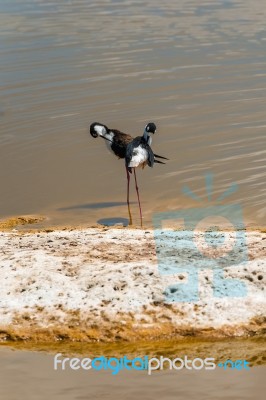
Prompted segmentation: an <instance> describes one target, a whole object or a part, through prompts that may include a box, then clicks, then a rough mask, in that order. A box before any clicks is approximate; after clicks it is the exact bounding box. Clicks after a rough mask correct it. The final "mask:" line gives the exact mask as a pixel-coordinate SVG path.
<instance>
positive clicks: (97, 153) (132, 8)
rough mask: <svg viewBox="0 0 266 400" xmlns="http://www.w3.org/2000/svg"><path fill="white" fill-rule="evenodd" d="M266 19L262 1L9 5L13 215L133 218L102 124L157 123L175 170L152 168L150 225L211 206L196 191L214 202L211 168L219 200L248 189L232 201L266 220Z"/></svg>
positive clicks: (3, 142)
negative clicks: (159, 215)
mask: <svg viewBox="0 0 266 400" xmlns="http://www.w3.org/2000/svg"><path fill="white" fill-rule="evenodd" d="M265 19H266V7H265V2H264V1H262V0H253V1H250V0H231V1H228V0H219V1H209V0H206V1H201V2H199V1H197V0H180V1H175V0H168V1H162V0H160V1H159V0H154V1H152V2H145V1H144V2H143V1H139V0H137V1H131V0H125V1H119V0H102V1H99V2H97V1H85V0H79V1H71V0H69V1H67V0H65V1H59V0H51V1H44V0H32V1H23V2H22V1H19V0H3V1H1V2H0V34H1V42H0V60H1V62H0V82H1V94H2V95H1V99H0V184H1V197H0V212H1V216H2V217H4V216H8V215H14V214H15V215H19V214H28V213H30V214H31V213H39V212H41V213H44V214H47V215H49V216H51V220H52V221H53V222H55V223H73V222H74V223H81V222H82V223H84V222H85V223H93V222H96V221H99V220H102V219H104V218H110V219H114V220H117V218H127V210H126V207H125V205H124V201H125V191H126V177H125V172H124V167H123V161H121V160H120V161H118V160H116V159H115V158H114V157H113V156H112V155H111V154H110V155H109V153H107V151H106V148H105V144H104V143H103V142H102V141H101V139H98V140H95V139H93V138H92V137H91V136H90V135H89V134H88V125H89V124H90V123H91V122H93V121H100V122H104V123H105V124H107V125H108V126H110V127H114V128H118V129H121V130H123V131H125V132H128V133H131V134H132V135H138V134H140V133H142V131H143V127H144V124H145V123H146V122H147V121H150V120H153V121H155V122H156V124H157V126H158V130H157V133H156V136H155V137H154V142H153V148H154V150H155V151H156V152H157V153H159V154H162V155H165V156H167V157H168V158H169V159H170V161H169V162H168V163H167V165H165V166H160V165H156V166H155V167H154V168H153V169H150V168H147V169H146V170H144V171H140V172H139V184H140V188H141V197H142V200H143V209H144V217H145V221H146V222H147V223H148V222H149V221H150V218H151V215H152V213H153V212H155V211H165V210H169V209H178V208H180V207H184V206H185V207H192V206H193V207H195V206H199V203H197V202H195V201H194V200H192V199H190V198H189V197H187V196H186V195H185V194H184V193H182V187H183V185H185V184H186V185H189V186H190V188H191V189H192V190H193V191H195V192H196V193H197V194H198V195H199V196H202V200H203V201H202V202H201V203H200V207H202V206H203V207H204V206H206V204H207V196H206V191H205V180H204V174H205V173H207V172H211V173H213V174H214V181H213V193H214V196H213V200H214V203H215V199H216V198H217V196H218V195H221V194H222V193H223V192H224V191H225V190H226V189H227V188H228V187H229V186H230V184H231V183H232V182H236V183H237V184H238V185H239V190H238V191H237V192H236V193H234V194H233V195H232V196H231V197H230V198H228V199H226V200H224V201H225V202H227V201H229V202H233V203H240V204H241V205H242V206H243V207H244V213H245V217H246V218H247V219H249V220H252V221H254V222H255V223H256V224H259V225H265V222H266V206H265V194H266V182H265V177H266V163H265V160H266V133H265V132H266V114H265V106H266V101H265V99H266V80H265V77H266V73H265V66H266V52H265V46H266V28H265ZM133 199H134V200H136V199H135V197H133V194H132V200H133ZM102 202H103V203H105V204H100V203H102ZM121 202H122V204H121ZM134 214H135V219H136V218H137V217H138V214H137V207H136V206H134Z"/></svg>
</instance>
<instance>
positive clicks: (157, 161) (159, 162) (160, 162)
mask: <svg viewBox="0 0 266 400" xmlns="http://www.w3.org/2000/svg"><path fill="white" fill-rule="evenodd" d="M154 162H156V163H158V164H166V163H165V162H162V161H159V160H154Z"/></svg>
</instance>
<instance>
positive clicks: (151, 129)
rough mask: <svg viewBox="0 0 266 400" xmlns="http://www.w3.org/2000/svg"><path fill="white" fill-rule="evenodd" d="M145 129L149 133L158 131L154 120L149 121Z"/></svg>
mask: <svg viewBox="0 0 266 400" xmlns="http://www.w3.org/2000/svg"><path fill="white" fill-rule="evenodd" d="M145 131H146V132H147V133H148V134H149V133H155V132H156V125H155V124H154V123H153V122H149V123H148V124H147V125H146V126H145Z"/></svg>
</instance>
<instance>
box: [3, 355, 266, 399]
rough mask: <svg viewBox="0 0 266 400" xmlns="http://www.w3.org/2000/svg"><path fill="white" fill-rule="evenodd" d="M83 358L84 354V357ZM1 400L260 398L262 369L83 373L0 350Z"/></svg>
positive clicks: (42, 357)
mask: <svg viewBox="0 0 266 400" xmlns="http://www.w3.org/2000/svg"><path fill="white" fill-rule="evenodd" d="M87 356H88V355H87ZM0 361H1V364H0V395H1V398H2V399H7V400H17V399H18V398H20V399H23V400H24V399H27V400H32V399H33V400H46V399H48V398H49V399H56V400H59V399H71V400H74V399H75V400H76V399H77V400H82V399H84V400H85V399H90V398H93V399H117V398H122V399H136V398H141V399H147V400H148V399H162V398H163V399H166V400H174V399H197V400H222V399H230V400H239V399H241V400H250V399H256V400H262V399H264V398H265V389H266V386H265V378H264V377H265V367H254V368H251V369H250V370H249V371H238V370H225V371H224V370H223V369H219V370H218V369H215V370H213V371H203V370H201V371H196V370H192V371H189V370H181V371H173V370H172V371H169V370H168V371H160V372H156V371H155V372H154V373H152V374H151V375H150V376H149V375H148V374H147V371H120V372H119V373H118V374H117V375H112V374H111V371H110V370H108V371H100V372H98V371H92V370H90V371H84V370H78V371H77V370H76V371H73V370H69V369H67V370H65V371H62V370H61V371H60V370H57V371H55V370H54V369H53V356H51V355H49V354H40V353H30V352H26V351H21V352H19V351H11V350H7V349H1V351H0Z"/></svg>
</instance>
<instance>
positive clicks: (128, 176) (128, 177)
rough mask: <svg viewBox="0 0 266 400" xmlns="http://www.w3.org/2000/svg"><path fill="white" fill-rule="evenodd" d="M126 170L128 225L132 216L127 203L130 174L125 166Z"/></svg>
mask: <svg viewBox="0 0 266 400" xmlns="http://www.w3.org/2000/svg"><path fill="white" fill-rule="evenodd" d="M126 171H127V209H128V215H129V225H132V216H131V212H130V204H129V183H130V175H129V172H128V169H127V166H126Z"/></svg>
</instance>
